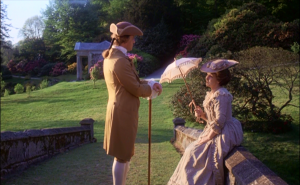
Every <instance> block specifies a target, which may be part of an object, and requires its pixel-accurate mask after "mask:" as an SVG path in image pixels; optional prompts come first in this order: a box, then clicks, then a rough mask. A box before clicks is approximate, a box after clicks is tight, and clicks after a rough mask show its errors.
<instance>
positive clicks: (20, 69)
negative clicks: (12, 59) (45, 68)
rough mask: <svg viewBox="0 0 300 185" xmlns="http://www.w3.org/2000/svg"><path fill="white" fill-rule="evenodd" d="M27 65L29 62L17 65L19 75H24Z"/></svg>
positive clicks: (23, 61)
mask: <svg viewBox="0 0 300 185" xmlns="http://www.w3.org/2000/svg"><path fill="white" fill-rule="evenodd" d="M26 64H27V61H25V60H22V61H20V62H19V63H18V64H17V65H16V70H17V73H22V74H23V73H24V67H25V65H26Z"/></svg>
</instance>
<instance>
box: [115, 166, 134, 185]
mask: <svg viewBox="0 0 300 185" xmlns="http://www.w3.org/2000/svg"><path fill="white" fill-rule="evenodd" d="M129 163H130V162H129V161H127V162H126V163H120V162H118V161H117V160H114V163H113V166H112V174H113V182H114V185H125V182H126V176H127V173H128V171H129Z"/></svg>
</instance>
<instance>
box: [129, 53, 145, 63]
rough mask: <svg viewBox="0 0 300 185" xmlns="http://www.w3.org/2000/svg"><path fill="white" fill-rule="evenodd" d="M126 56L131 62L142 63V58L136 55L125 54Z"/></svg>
mask: <svg viewBox="0 0 300 185" xmlns="http://www.w3.org/2000/svg"><path fill="white" fill-rule="evenodd" d="M127 56H128V57H129V59H131V60H133V59H136V60H137V62H142V61H143V57H142V56H139V55H138V54H134V53H127Z"/></svg>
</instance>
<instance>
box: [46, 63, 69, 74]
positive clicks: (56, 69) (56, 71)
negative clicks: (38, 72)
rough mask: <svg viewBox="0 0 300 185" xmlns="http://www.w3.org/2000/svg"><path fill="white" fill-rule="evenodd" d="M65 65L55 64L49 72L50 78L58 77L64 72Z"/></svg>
mask: <svg viewBox="0 0 300 185" xmlns="http://www.w3.org/2000/svg"><path fill="white" fill-rule="evenodd" d="M66 68H67V67H66V65H65V64H64V63H63V62H59V63H56V64H55V66H54V67H53V68H52V71H51V72H50V75H51V76H59V75H62V74H64V73H65V72H66V70H65V69H66Z"/></svg>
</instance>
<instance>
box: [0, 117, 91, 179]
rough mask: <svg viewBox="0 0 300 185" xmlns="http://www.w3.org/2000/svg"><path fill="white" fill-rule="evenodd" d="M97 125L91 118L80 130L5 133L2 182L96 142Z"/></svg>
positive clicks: (2, 134)
mask: <svg viewBox="0 0 300 185" xmlns="http://www.w3.org/2000/svg"><path fill="white" fill-rule="evenodd" d="M93 123H94V120H93V119H91V118H87V119H84V120H82V121H81V122H80V125H81V126H78V127H66V128H52V129H40V130H25V131H23V132H22V131H21V132H9V131H8V132H1V178H6V177H9V176H10V175H12V174H14V173H15V172H18V171H21V170H24V169H26V168H27V167H28V166H30V165H31V164H34V163H37V162H40V161H43V160H45V159H48V158H50V157H52V156H54V155H56V154H59V153H62V152H64V151H67V150H70V149H73V148H76V147H78V146H80V145H83V144H86V143H91V142H96V139H95V138H94V130H93Z"/></svg>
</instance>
